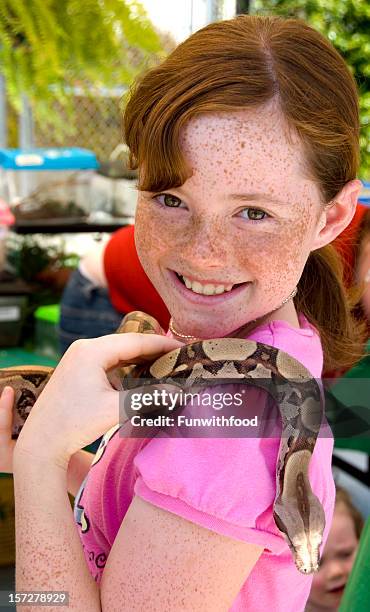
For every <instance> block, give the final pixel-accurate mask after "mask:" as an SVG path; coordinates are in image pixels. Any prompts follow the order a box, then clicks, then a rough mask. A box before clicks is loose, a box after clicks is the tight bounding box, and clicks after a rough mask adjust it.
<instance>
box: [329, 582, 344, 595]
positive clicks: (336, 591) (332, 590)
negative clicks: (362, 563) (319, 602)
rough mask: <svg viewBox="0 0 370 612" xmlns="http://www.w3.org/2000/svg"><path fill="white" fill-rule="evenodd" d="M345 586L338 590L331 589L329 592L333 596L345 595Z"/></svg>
mask: <svg viewBox="0 0 370 612" xmlns="http://www.w3.org/2000/svg"><path fill="white" fill-rule="evenodd" d="M345 586H346V585H345V584H342V586H340V587H337V588H336V589H331V590H330V591H328V592H329V593H330V594H331V595H340V594H341V593H343V591H344V589H345Z"/></svg>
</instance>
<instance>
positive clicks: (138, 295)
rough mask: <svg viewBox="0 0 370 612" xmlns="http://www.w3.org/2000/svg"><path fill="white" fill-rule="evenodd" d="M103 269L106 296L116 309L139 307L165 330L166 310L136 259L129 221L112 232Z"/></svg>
mask: <svg viewBox="0 0 370 612" xmlns="http://www.w3.org/2000/svg"><path fill="white" fill-rule="evenodd" d="M104 269H105V275H106V278H107V282H108V290H109V295H110V299H111V302H112V304H113V306H114V307H115V309H116V310H118V312H122V313H124V314H126V313H128V312H131V311H132V310H143V311H144V312H147V313H148V314H150V315H152V317H154V318H155V319H157V321H158V322H159V323H160V325H161V326H162V327H163V329H164V330H165V331H167V328H168V323H169V320H170V314H169V312H168V310H167V307H166V305H165V303H164V302H163V300H162V298H161V297H160V296H159V294H158V292H157V290H156V289H155V288H154V287H153V285H152V283H151V282H150V280H149V278H148V277H147V275H146V274H145V272H144V269H143V267H142V265H141V263H140V261H139V258H138V256H137V252H136V247H135V241H134V226H133V225H129V226H127V227H123V228H122V229H120V230H118V231H117V232H115V233H114V234H113V235H112V238H111V239H110V240H109V242H108V243H107V246H106V247H105V251H104Z"/></svg>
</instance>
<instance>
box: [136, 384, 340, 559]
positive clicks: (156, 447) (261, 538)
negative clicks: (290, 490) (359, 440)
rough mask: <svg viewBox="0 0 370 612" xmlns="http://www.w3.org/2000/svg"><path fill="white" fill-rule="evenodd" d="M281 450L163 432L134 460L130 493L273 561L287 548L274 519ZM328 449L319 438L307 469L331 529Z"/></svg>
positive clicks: (260, 441)
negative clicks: (251, 546) (255, 547)
mask: <svg viewBox="0 0 370 612" xmlns="http://www.w3.org/2000/svg"><path fill="white" fill-rule="evenodd" d="M253 393H254V395H253V397H254V399H255V400H256V403H255V404H254V405H255V406H258V405H261V401H265V400H264V399H263V400H262V398H261V395H264V392H263V391H260V390H258V389H256V388H254V389H253ZM248 397H249V398H251V397H252V395H251V394H249V395H248ZM258 400H259V401H258ZM279 444H280V438H278V437H274V438H272V437H269V438H268V437H260V438H251V437H245V438H240V437H239V438H226V437H225V438H195V437H193V438H174V437H171V438H170V437H169V436H168V435H167V434H165V433H163V432H162V434H161V435H160V437H156V438H154V439H153V440H151V441H150V442H149V443H148V444H147V446H146V447H145V448H144V449H143V450H141V451H140V453H138V455H137V456H136V457H135V460H134V463H135V467H136V470H137V473H138V477H137V480H136V484H135V494H136V495H138V496H139V497H141V498H142V499H144V500H146V501H147V502H150V503H152V504H153V505H155V506H158V507H160V508H163V509H164V510H167V511H169V512H173V513H174V514H177V515H178V516H181V517H183V518H185V519H187V520H189V521H191V522H193V523H196V524H198V525H200V526H202V527H205V528H206V529H210V530H211V531H215V532H217V533H219V534H221V535H224V536H229V537H231V538H234V539H237V540H242V541H245V542H248V543H251V544H258V545H261V546H263V547H264V548H265V549H266V551H267V552H268V553H272V554H276V555H278V554H280V553H282V552H283V551H286V550H287V548H288V544H287V542H286V541H285V539H284V537H283V535H282V534H281V532H280V531H279V530H278V529H277V527H276V525H275V522H274V519H273V515H272V508H273V502H274V499H275V495H276V479H275V471H276V460H277V453H278V450H279ZM332 448H333V441H332V439H327V438H319V439H318V441H317V444H316V448H315V451H314V455H313V457H312V459H311V463H310V481H311V485H312V488H313V491H314V492H315V494H316V495H317V496H318V497H319V499H320V501H321V502H322V503H323V504H324V509H325V513H326V515H327V519H328V521H329V522H331V515H332V510H333V503H334V483H333V479H332V474H331V453H332ZM326 536H327V533H326V534H325V540H326Z"/></svg>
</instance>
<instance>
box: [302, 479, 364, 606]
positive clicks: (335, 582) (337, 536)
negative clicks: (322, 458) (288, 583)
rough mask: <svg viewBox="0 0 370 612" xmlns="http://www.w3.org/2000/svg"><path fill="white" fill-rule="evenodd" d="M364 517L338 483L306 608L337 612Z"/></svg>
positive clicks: (353, 559)
mask: <svg viewBox="0 0 370 612" xmlns="http://www.w3.org/2000/svg"><path fill="white" fill-rule="evenodd" d="M363 525H364V520H363V518H362V515H361V513H360V512H359V511H358V510H357V508H356V507H355V506H354V505H353V503H352V500H351V498H350V496H349V495H348V493H347V491H346V490H345V489H342V487H339V486H337V488H336V496H335V508H334V516H333V522H332V524H331V529H330V533H329V536H328V539H327V542H326V545H325V550H324V553H323V556H322V558H321V563H320V569H319V571H318V572H317V574H315V575H314V577H313V582H312V588H311V593H310V597H309V600H308V603H307V606H306V608H305V612H335V611H336V610H338V608H339V605H340V601H341V598H342V595H343V591H344V588H345V586H346V583H347V581H348V578H349V575H350V573H351V570H352V567H353V564H354V562H355V558H356V552H357V548H358V542H359V539H360V535H361V531H362V528H363Z"/></svg>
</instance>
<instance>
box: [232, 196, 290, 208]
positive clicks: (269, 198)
mask: <svg viewBox="0 0 370 612" xmlns="http://www.w3.org/2000/svg"><path fill="white" fill-rule="evenodd" d="M228 197H229V198H230V199H231V200H242V201H243V202H251V201H254V202H255V201H256V200H257V201H260V202H263V201H268V202H275V203H276V204H281V205H282V206H288V205H289V202H282V201H281V200H278V199H277V198H274V197H273V196H272V195H270V194H269V193H231V194H230V195H229V196H228Z"/></svg>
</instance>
